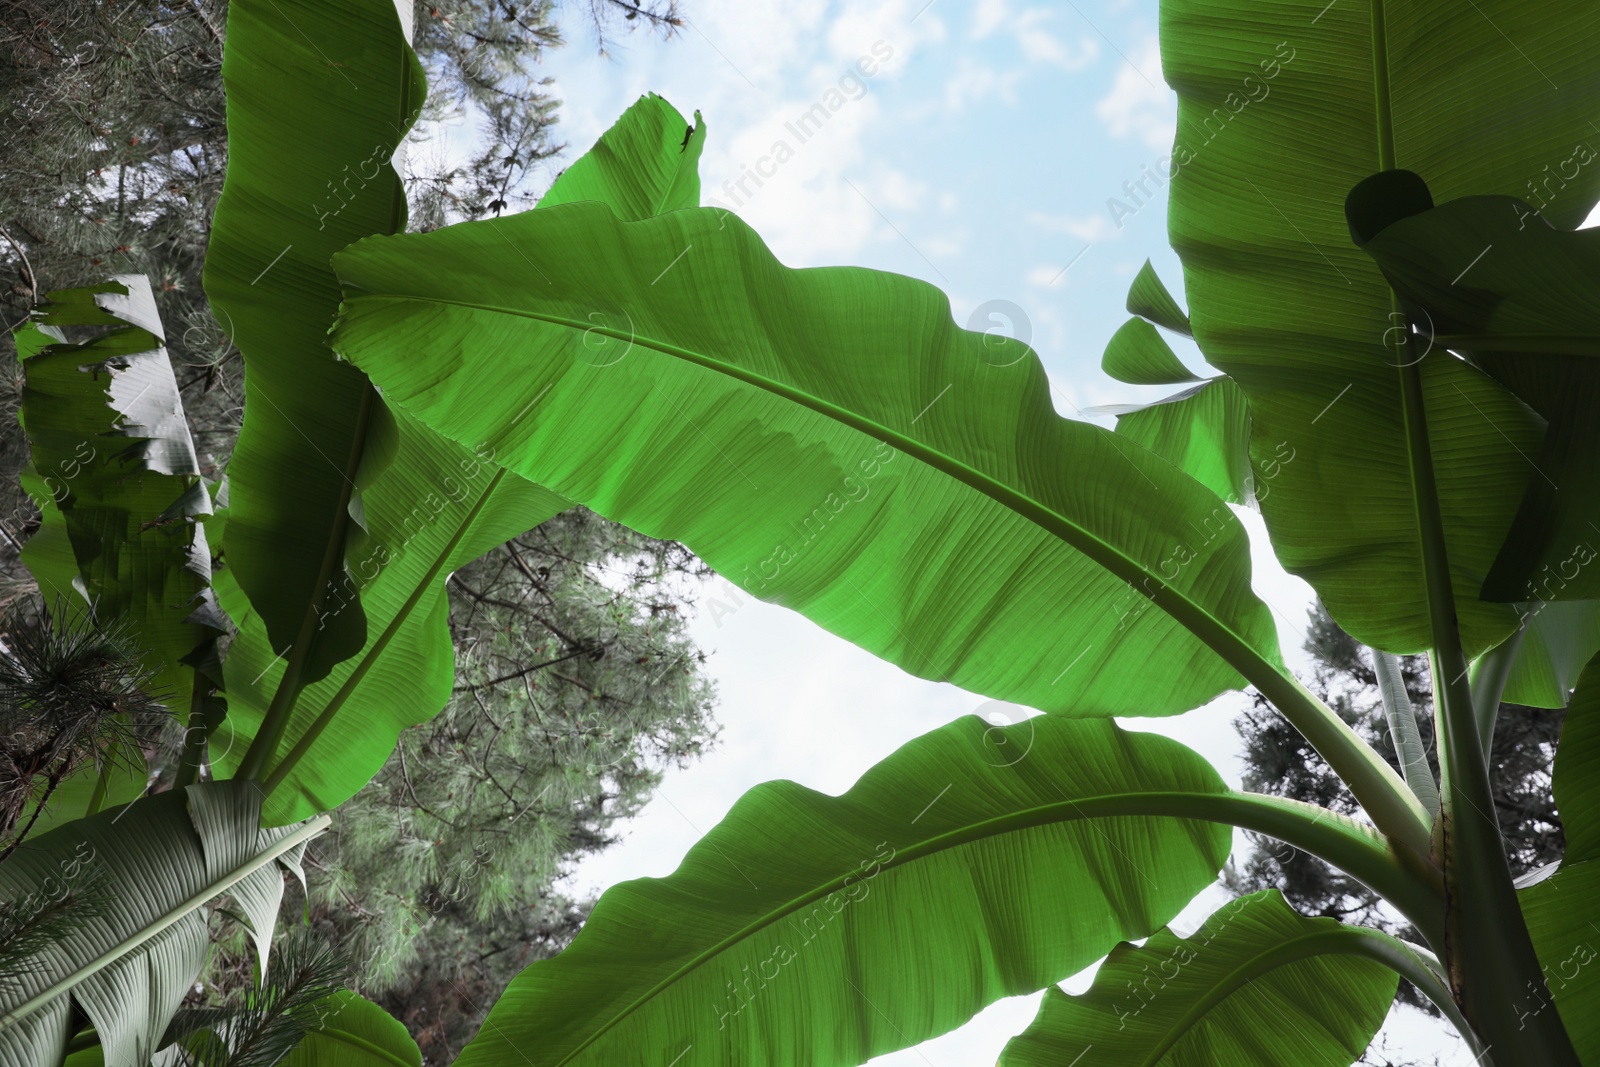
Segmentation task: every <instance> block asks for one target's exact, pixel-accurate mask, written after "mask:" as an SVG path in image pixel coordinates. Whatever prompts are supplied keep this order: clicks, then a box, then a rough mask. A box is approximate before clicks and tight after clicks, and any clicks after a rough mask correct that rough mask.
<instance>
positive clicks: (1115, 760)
mask: <svg viewBox="0 0 1600 1067" xmlns="http://www.w3.org/2000/svg"><path fill="white" fill-rule="evenodd" d="M1224 792H1226V789H1225V787H1224V786H1223V783H1222V781H1221V780H1220V778H1218V776H1217V774H1216V772H1215V771H1214V770H1212V768H1211V767H1210V766H1209V765H1208V764H1206V763H1205V761H1204V760H1202V759H1201V758H1200V757H1199V756H1198V755H1196V754H1195V753H1193V752H1191V751H1190V750H1188V749H1186V748H1184V747H1183V746H1181V745H1179V744H1177V743H1176V742H1173V741H1171V740H1168V739H1166V738H1163V737H1160V736H1159V735H1155V734H1148V733H1132V732H1127V731H1124V730H1122V729H1120V728H1119V727H1117V726H1116V725H1115V724H1113V723H1109V722H1105V721H1092V720H1090V721H1085V720H1072V719H1066V718H1063V717H1054V716H1046V717H1042V718H1037V719H1032V720H1028V721H1025V722H1022V723H1019V724H1016V725H1014V726H1011V727H1006V728H997V727H991V726H990V725H989V724H988V723H987V722H985V721H983V720H982V719H979V718H977V717H976V716H969V717H965V718H962V719H960V720H957V721H956V722H954V723H951V724H950V725H948V726H945V727H942V728H940V729H938V730H935V731H933V732H931V733H928V734H925V735H923V736H922V737H920V738H918V739H916V740H914V741H911V742H910V743H908V744H907V745H905V746H903V747H902V748H901V749H900V750H899V751H897V752H896V753H894V754H893V755H891V756H890V757H889V758H887V759H886V760H884V761H883V762H881V763H879V764H878V765H877V766H876V767H874V768H872V769H871V770H869V771H868V772H867V773H866V774H865V775H864V776H863V777H862V778H861V780H860V781H859V782H857V783H856V784H855V785H854V786H853V787H852V788H851V789H850V790H849V791H848V792H846V793H844V794H843V795H842V796H838V797H833V796H827V795H825V794H821V793H816V792H813V791H812V790H809V789H805V788H803V787H801V786H799V785H796V784H794V783H792V782H772V783H768V784H766V785H761V786H758V787H756V788H755V789H753V790H752V791H750V792H749V793H748V794H746V795H745V796H744V798H743V799H741V800H740V801H739V802H738V803H737V804H736V805H735V806H734V808H733V810H732V811H731V812H729V814H728V816H727V818H726V819H724V820H723V821H722V822H721V823H720V824H719V825H718V826H716V827H715V828H713V829H712V831H711V832H710V833H709V834H707V835H706V836H705V838H704V839H703V840H702V841H701V842H700V843H699V844H698V845H696V846H695V847H694V848H693V849H691V850H690V852H689V854H688V856H687V857H685V859H684V861H683V863H682V865H681V866H680V867H679V868H678V870H677V871H676V872H675V873H673V874H672V875H671V876H669V877H667V878H662V879H656V878H646V879H640V880H638V881H633V882H625V883H622V884H621V885H618V886H615V887H613V888H612V889H610V890H609V891H607V892H606V894H605V895H604V896H603V897H601V899H600V901H599V903H598V904H597V905H596V906H595V909H594V912H593V914H592V915H591V917H590V919H589V921H588V922H587V923H586V924H585V926H584V929H583V932H582V933H580V934H579V935H578V937H577V938H576V939H575V940H574V941H573V943H572V945H571V946H570V947H569V948H567V949H566V950H565V951H564V952H562V953H561V954H560V955H558V956H556V957H554V958H552V959H549V960H544V961H540V962H538V963H535V964H533V965H532V966H531V967H529V968H528V969H527V970H525V971H524V972H523V973H522V974H521V975H519V976H518V977H517V978H516V979H514V980H513V981H512V983H511V985H510V986H509V987H508V988H507V989H506V992H505V994H504V995H503V996H502V997H501V999H500V1001H499V1002H498V1003H497V1004H496V1005H495V1007H494V1008H493V1009H492V1010H491V1011H490V1013H489V1016H488V1019H487V1020H486V1021H485V1023H484V1026H483V1028H482V1030H480V1031H479V1034H478V1037H477V1038H476V1039H475V1040H474V1041H472V1042H471V1043H470V1044H469V1045H468V1046H467V1048H466V1050H465V1051H464V1052H463V1053H462V1055H461V1058H460V1059H459V1060H458V1061H457V1062H458V1064H459V1065H460V1067H478V1065H482V1064H495V1065H499V1064H504V1063H511V1062H516V1063H527V1064H531V1065H533V1067H577V1065H580V1064H604V1065H606V1067H635V1065H637V1067H643V1065H646V1064H651V1065H660V1064H666V1063H675V1064H676V1065H677V1067H706V1065H719V1064H728V1065H733V1064H752V1063H795V1064H800V1063H804V1064H808V1065H810V1067H844V1065H855V1064H859V1063H863V1062H865V1061H866V1060H867V1059H868V1058H869V1057H871V1056H874V1055H878V1054H881V1053H884V1052H888V1051H891V1050H893V1049H899V1048H906V1047H909V1046H911V1045H915V1044H916V1043H918V1042H920V1041H922V1040H925V1039H927V1038H929V1037H932V1036H934V1035H936V1034H940V1033H943V1032H945V1031H947V1030H950V1029H953V1028H954V1027H956V1026H959V1025H960V1024H962V1023H963V1022H965V1021H966V1020H967V1019H968V1018H970V1017H971V1016H972V1015H973V1014H974V1013H976V1012H977V1011H978V1010H979V1009H980V1008H981V1007H983V1006H984V1005H985V1004H988V1003H990V1002H992V1001H994V1000H996V999H998V998H1000V997H1003V996H1009V995H1013V994H1019V993H1023V992H1028V991H1031V990H1036V989H1039V988H1041V987H1043V986H1045V985H1048V984H1050V983H1051V982H1055V981H1059V980H1061V979H1063V978H1065V977H1067V976H1068V975H1070V974H1072V973H1074V972H1076V971H1077V970H1079V969H1081V968H1082V967H1084V966H1086V965H1087V964H1089V963H1091V962H1093V961H1094V960H1095V959H1096V958H1098V957H1099V956H1100V955H1102V954H1104V953H1105V952H1106V951H1107V950H1108V949H1109V948H1110V947H1111V946H1112V945H1113V944H1115V943H1116V941H1117V940H1118V939H1120V938H1130V937H1144V936H1146V935H1148V934H1149V933H1151V932H1153V931H1154V930H1156V929H1158V928H1159V927H1160V926H1161V925H1162V924H1163V923H1165V922H1167V921H1168V920H1170V919H1171V918H1172V916H1174V915H1175V914H1177V912H1178V911H1179V910H1180V909H1181V908H1182V907H1183V906H1184V904H1185V903H1187V901H1188V900H1189V899H1190V898H1191V897H1193V896H1194V894H1195V893H1197V892H1199V891H1200V889H1202V888H1203V887H1204V886H1205V885H1207V884H1208V883H1209V882H1210V881H1211V880H1212V878H1213V876H1214V875H1215V873H1216V871H1217V869H1218V867H1219V866H1220V865H1221V863H1222V862H1223V860H1224V859H1225V858H1226V856H1227V852H1228V846H1229V842H1230V833H1229V831H1228V830H1227V829H1226V828H1225V827H1222V826H1220V825H1212V824H1205V823H1197V822H1193V821H1189V820H1181V819H1173V818H1157V817H1152V816H1140V815H1131V814H1126V813H1127V812H1129V811H1131V810H1136V809H1132V808H1130V807H1128V805H1129V804H1130V803H1132V802H1136V801H1137V800H1138V798H1139V796H1140V795H1149V794H1157V793H1159V794H1163V795H1166V796H1168V797H1169V798H1174V799H1178V798H1195V797H1200V798H1207V797H1216V796H1218V795H1219V794H1221V793H1224ZM1188 802H1189V801H1185V802H1184V803H1188ZM1119 812H1122V813H1124V814H1118V813H1119Z"/></svg>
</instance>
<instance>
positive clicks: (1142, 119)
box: [1094, 37, 1178, 148]
mask: <svg viewBox="0 0 1600 1067" xmlns="http://www.w3.org/2000/svg"><path fill="white" fill-rule="evenodd" d="M1177 107H1178V105H1177V97H1176V96H1175V95H1174V94H1173V92H1172V91H1171V90H1170V89H1168V88H1167V87H1166V84H1165V82H1163V81H1162V77H1161V48H1160V46H1159V45H1158V44H1157V43H1156V39H1155V38H1154V37H1149V38H1146V39H1145V40H1144V41H1143V42H1142V43H1141V44H1140V45H1139V47H1138V48H1136V49H1134V50H1133V51H1132V52H1130V53H1129V54H1128V61H1127V62H1125V63H1123V64H1121V65H1120V66H1119V67H1118V68H1117V74H1116V79H1115V80H1114V81H1113V82H1112V83H1111V91H1110V92H1109V93H1107V94H1106V95H1105V96H1104V97H1102V98H1101V99H1100V100H1098V101H1097V102H1096V103H1095V105H1094V112H1095V114H1096V115H1097V116H1099V118H1100V121H1101V122H1103V123H1105V125H1106V129H1108V130H1109V131H1110V132H1111V136H1113V137H1139V138H1141V139H1143V140H1144V142H1145V144H1147V145H1149V146H1150V147H1151V148H1170V147H1172V138H1173V135H1174V134H1175V133H1176V132H1177Z"/></svg>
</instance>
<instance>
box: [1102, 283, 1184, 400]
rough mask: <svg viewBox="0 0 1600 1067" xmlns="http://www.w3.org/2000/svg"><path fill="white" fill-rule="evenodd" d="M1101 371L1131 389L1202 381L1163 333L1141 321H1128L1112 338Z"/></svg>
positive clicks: (1133, 319)
mask: <svg viewBox="0 0 1600 1067" xmlns="http://www.w3.org/2000/svg"><path fill="white" fill-rule="evenodd" d="M1131 296H1132V294H1130V300H1131ZM1100 369H1101V370H1103V371H1105V372H1106V373H1107V374H1109V375H1111V377H1113V378H1115V379H1116V380H1117V381H1119V382H1127V383H1128V384H1130V385H1181V384H1183V383H1185V382H1198V381H1202V380H1203V379H1201V377H1200V376H1199V375H1198V374H1195V373H1194V372H1193V371H1191V370H1190V369H1189V368H1188V367H1185V366H1184V365H1183V361H1182V360H1180V359H1179V358H1178V354H1177V353H1176V352H1174V351H1173V350H1172V346H1171V345H1169V344H1167V342H1166V341H1164V340H1163V339H1162V337H1161V333H1160V331H1158V330H1157V329H1156V328H1155V327H1154V326H1152V325H1150V323H1148V322H1146V321H1145V320H1144V319H1141V318H1132V319H1129V320H1128V321H1127V322H1125V323H1123V324H1122V327H1121V329H1119V330H1117V332H1116V333H1114V334H1112V335H1111V340H1110V341H1109V342H1108V343H1107V344H1106V351H1105V355H1103V356H1101V357H1100Z"/></svg>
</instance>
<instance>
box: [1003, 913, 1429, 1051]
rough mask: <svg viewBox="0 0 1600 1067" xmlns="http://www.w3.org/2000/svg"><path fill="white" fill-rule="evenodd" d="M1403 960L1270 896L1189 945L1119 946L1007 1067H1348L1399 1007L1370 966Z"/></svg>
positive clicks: (1212, 921)
mask: <svg viewBox="0 0 1600 1067" xmlns="http://www.w3.org/2000/svg"><path fill="white" fill-rule="evenodd" d="M1407 951H1408V950H1407V949H1406V948H1405V947H1404V946H1403V945H1401V943H1400V942H1398V941H1396V940H1395V939H1394V938H1391V937H1389V936H1388V935H1387V934H1383V933H1379V932H1378V931H1376V930H1367V929H1362V928H1360V927H1352V926H1345V925H1343V924H1341V923H1339V922H1337V921H1336V920H1334V919H1321V918H1319V919H1307V918H1305V917H1303V916H1301V915H1298V914H1296V913H1295V911H1294V909H1293V908H1291V907H1289V905H1288V904H1287V903H1285V902H1284V899H1283V896H1282V895H1281V894H1280V893H1279V892H1278V891H1277V890H1276V889H1267V890H1263V891H1262V892H1260V893H1255V894H1252V895H1250V896H1247V897H1239V898H1238V899H1237V900H1234V901H1232V902H1230V903H1228V904H1226V905H1224V906H1223V907H1222V908H1221V909H1219V910H1218V911H1216V912H1215V913H1213V914H1212V915H1211V917H1210V918H1208V919H1207V920H1206V922H1205V924H1204V925H1203V926H1202V927H1201V928H1200V929H1199V930H1197V931H1195V932H1194V934H1193V935H1191V936H1189V937H1179V936H1178V935H1177V934H1175V933H1173V932H1172V931H1171V930H1162V931H1161V932H1160V933H1158V934H1156V935H1155V936H1154V937H1152V938H1150V940H1149V941H1147V942H1145V943H1144V944H1143V945H1142V946H1139V947H1135V946H1133V945H1129V944H1123V945H1118V946H1117V948H1116V950H1115V951H1113V952H1112V953H1111V955H1110V957H1109V958H1108V959H1107V960H1106V961H1105V963H1103V964H1101V965H1100V970H1099V971H1097V972H1096V973H1095V977H1094V985H1093V986H1091V987H1090V989H1089V990H1088V991H1087V992H1086V993H1083V994H1082V995H1081V996H1068V995H1067V994H1065V993H1063V992H1061V990H1059V989H1051V990H1049V991H1048V992H1046V993H1045V999H1044V1003H1042V1004H1041V1005H1040V1006H1039V1015H1038V1017H1037V1018H1036V1019H1035V1020H1034V1021H1033V1023H1032V1025H1030V1026H1029V1027H1028V1029H1027V1030H1026V1031H1025V1032H1023V1033H1022V1034H1020V1035H1018V1036H1017V1037H1015V1038H1013V1039H1012V1040H1011V1042H1010V1043H1009V1044H1007V1045H1006V1049H1005V1052H1004V1053H1003V1054H1002V1055H1001V1057H1000V1067H1066V1065H1068V1064H1072V1065H1074V1067H1156V1065H1158V1064H1160V1065H1162V1067H1284V1065H1291V1064H1292V1065H1293V1067H1349V1064H1351V1063H1353V1062H1354V1061H1355V1060H1356V1059H1357V1058H1358V1057H1359V1056H1360V1055H1361V1053H1362V1052H1363V1051H1364V1050H1365V1049H1366V1047H1367V1044H1368V1042H1370V1041H1371V1040H1372V1036H1373V1035H1374V1034H1376V1033H1377V1032H1378V1028H1379V1027H1380V1026H1382V1025H1383V1020H1384V1017H1385V1016H1386V1015H1388V1013H1389V1005H1390V1004H1391V1003H1392V1002H1393V1000H1394V991H1395V984H1396V978H1395V972H1394V971H1392V970H1390V969H1389V968H1388V967H1387V966H1385V964H1384V963H1382V962H1379V961H1378V960H1377V959H1375V958H1374V956H1375V954H1377V953H1384V954H1389V953H1403V952H1407ZM1419 966H1420V961H1419Z"/></svg>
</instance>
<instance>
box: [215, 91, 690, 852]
mask: <svg viewBox="0 0 1600 1067" xmlns="http://www.w3.org/2000/svg"><path fill="white" fill-rule="evenodd" d="M695 117H696V120H697V125H696V127H695V130H694V133H693V135H692V136H690V137H689V139H688V142H687V144H686V143H685V138H684V130H685V128H686V127H685V124H684V120H683V117H682V116H681V115H680V114H679V113H678V112H677V110H676V109H674V108H673V107H672V105H671V104H669V103H667V101H665V100H663V99H662V98H660V97H657V96H655V95H653V94H652V95H649V96H645V97H642V98H641V99H640V100H639V101H638V102H636V103H635V104H634V105H633V106H632V107H630V108H629V109H628V111H627V112H626V113H624V115H623V116H622V117H621V118H620V119H619V120H618V121H617V123H616V125H614V126H613V127H612V128H611V129H610V130H609V131H607V133H606V134H605V135H604V136H603V137H601V139H600V141H599V142H598V143H597V144H596V145H595V147H594V148H593V149H591V150H590V152H589V153H587V154H586V155H585V156H583V157H582V158H580V159H579V160H578V161H577V162H576V163H574V164H573V165H572V166H571V167H569V168H568V169H567V170H566V171H565V172H564V173H563V174H562V176H561V177H560V178H559V179H558V180H557V181H556V183H555V185H554V186H552V188H551V189H550V191H549V192H548V193H546V194H545V196H544V198H543V200H542V201H541V204H540V207H541V208H542V207H543V206H544V204H546V203H563V202H570V201H578V200H599V201H601V202H604V203H609V204H612V205H613V206H614V207H615V208H616V209H617V210H619V211H623V212H625V213H626V217H629V218H634V217H639V218H643V217H646V216H647V215H648V214H650V213H654V212H657V211H672V210H677V209H679V208H683V207H691V206H694V205H695V204H696V203H697V202H698V200H699V195H700V192H699V190H700V186H699V177H698V174H697V172H696V170H695V164H696V160H697V159H698V158H699V154H700V150H701V147H702V145H703V144H704V139H705V125H704V123H702V122H699V115H698V114H697V115H696V116H695ZM488 225H490V226H498V225H499V224H498V223H497V222H490V223H489V224H488ZM530 254H533V255H536V253H530ZM524 266H525V269H528V268H533V269H535V270H537V268H535V267H533V261H532V260H530V261H528V262H526V263H525V264H524ZM381 410H382V412H383V422H382V424H381V425H382V427H383V433H382V434H381V435H377V434H371V435H369V442H377V443H375V444H373V443H369V446H368V447H369V448H371V449H373V450H374V451H376V452H379V453H381V455H382V456H383V458H384V461H385V462H384V464H383V466H382V471H381V473H379V474H377V475H376V476H375V477H374V478H373V479H372V481H371V484H366V483H364V482H363V483H362V488H361V492H360V495H359V498H358V503H359V506H360V514H359V520H360V522H359V531H360V532H359V537H357V538H356V539H355V540H353V541H352V546H351V550H350V551H348V552H347V554H346V560H347V563H348V565H349V569H350V573H351V575H352V577H353V579H354V583H355V588H354V589H342V590H340V591H338V594H337V595H336V596H335V598H334V599H333V600H331V601H330V602H329V603H328V604H327V605H325V610H326V611H331V612H338V611H340V610H342V609H341V607H340V605H341V603H353V602H354V599H355V594H356V592H359V597H360V601H361V604H362V605H363V610H364V612H365V614H366V617H367V619H368V632H367V642H366V645H365V646H364V647H363V648H362V649H361V651H360V652H359V653H358V654H357V655H355V656H353V657H352V658H350V659H348V660H345V661H344V662H342V663H340V664H338V665H336V666H335V667H334V668H333V669H332V671H331V672H330V673H329V674H328V676H327V677H326V678H323V679H321V680H319V681H317V682H315V683H313V684H311V685H309V686H307V687H306V688H305V690H304V691H303V692H302V693H301V695H300V698H299V700H298V701H297V702H296V704H295V708H294V713H293V716H292V718H291V719H290V721H289V724H288V727H287V730H286V732H285V735H284V737H285V743H286V747H285V750H284V752H283V759H282V760H281V761H279V762H278V763H277V764H276V765H275V766H273V767H272V768H271V775H270V776H269V778H268V782H269V784H270V785H271V786H272V793H271V796H270V797H269V799H268V801H267V804H266V811H265V816H264V817H265V819H266V821H267V822H268V823H269V824H276V823H281V822H287V821H292V820H295V819H301V818H305V817H307V816H308V815H310V814H312V813H313V812H317V811H325V810H329V809H331V808H333V807H335V806H337V805H338V804H340V803H342V802H343V801H344V800H346V799H347V798H349V797H350V796H351V795H353V794H354V793H355V792H356V791H357V790H358V789H360V788H361V787H362V786H363V785H365V784H366V782H367V781H368V780H370V779H371V777H372V775H373V774H375V773H376V772H377V770H378V768H380V767H381V766H382V765H383V763H384V761H385V760H386V759H388V757H389V756H390V754H391V753H392V752H393V749H394V743H395V738H396V737H397V736H398V734H399V732H400V730H401V729H403V728H404V727H406V726H410V725H412V724H414V723H418V722H423V721H426V720H427V719H429V718H431V717H432V716H433V715H435V714H437V713H438V712H439V710H440V709H441V708H443V707H444V705H445V704H446V702H447V701H448V700H449V697H450V687H451V684H452V682H453V681H454V666H455V661H454V649H453V647H452V645H451V641H450V636H449V627H448V622H447V615H448V604H447V601H446V598H445V593H444V582H445V580H446V579H447V578H448V577H449V575H450V573H451V572H452V571H453V570H455V569H456V568H458V567H460V566H462V565H463V564H465V563H467V562H469V561H470V560H472V559H475V558H477V557H478V556H480V555H482V554H483V553H484V552H486V551H488V550H489V549H491V548H493V547H495V546H496V545H499V544H501V543H503V542H504V541H507V540H509V539H510V538H512V537H515V536H516V535H518V534H520V533H523V532H525V531H526V530H529V529H531V528H532V527H534V526H537V525H538V524H539V523H541V522H543V521H544V520H545V519H548V518H550V517H551V516H552V515H554V514H556V513H557V512H559V511H562V510H564V509H565V508H566V507H568V506H569V504H568V502H567V501H566V500H565V499H563V498H562V497H560V496H557V495H556V494H554V493H552V492H549V491H547V490H545V489H542V488H540V487H539V486H537V485H534V484H532V483H530V482H528V481H527V480H525V479H523V478H522V477H520V476H518V475H516V474H513V473H510V472H506V471H504V470H502V469H500V468H499V467H497V466H496V465H495V464H493V463H492V462H489V461H488V459H487V458H486V457H487V456H488V455H489V453H488V452H484V453H483V454H479V453H478V452H477V451H475V449H476V448H477V446H478V444H479V442H469V443H468V444H469V445H470V446H471V447H464V446H463V445H462V444H458V443H456V442H454V441H451V440H448V439H446V438H444V437H441V436H439V435H438V434H435V433H434V432H433V431H431V430H429V429H427V428H426V427H424V426H422V425H420V424H418V423H417V422H416V421H415V420H414V419H412V418H411V417H410V416H409V415H407V414H406V413H405V412H404V411H394V412H391V411H389V410H388V409H387V408H383V409H381ZM359 481H361V479H358V482H359ZM230 523H231V513H230ZM218 584H219V591H220V592H221V594H222V597H223V602H224V604H225V605H226V606H227V607H228V610H229V612H230V614H231V615H233V616H234V618H235V619H236V620H237V622H238V625H239V629H240V635H239V637H238V638H237V639H236V640H235V642H234V644H233V646H232V649H231V650H230V653H229V657H228V663H227V674H228V682H229V685H228V689H229V693H230V694H231V696H232V700H233V708H234V711H233V714H232V716H231V718H230V721H229V723H228V725H227V726H226V727H225V728H224V730H223V731H222V733H221V735H220V736H219V738H218V741H217V743H216V747H217V751H218V755H217V756H216V757H215V758H216V759H217V761H218V763H219V764H220V765H221V766H222V767H224V768H227V769H232V768H236V767H237V766H238V765H239V762H240V760H241V759H242V757H243V755H244V753H245V752H246V750H247V748H248V745H249V742H250V741H251V740H252V739H253V738H254V737H255V736H256V734H257V732H258V730H259V727H260V724H261V722H262V721H263V718H264V717H265V715H266V711H267V709H268V707H269V706H270V703H271V699H272V695H273V693H274V692H275V691H276V690H277V687H278V686H279V684H280V683H281V679H282V677H283V675H284V672H285V669H286V668H285V665H284V663H283V662H282V660H281V659H279V658H278V657H277V656H276V654H275V652H274V650H273V647H272V645H271V643H270V642H269V641H268V640H267V639H266V630H265V627H264V626H263V624H262V620H261V618H260V616H259V615H258V614H256V613H255V612H254V611H253V610H252V608H251V606H250V604H249V603H248V602H247V601H246V599H245V598H244V597H243V596H242V595H240V594H239V592H238V590H237V588H236V587H235V586H233V585H231V584H230V583H229V582H228V581H227V578H226V576H224V577H223V578H221V579H219V583H218Z"/></svg>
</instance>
